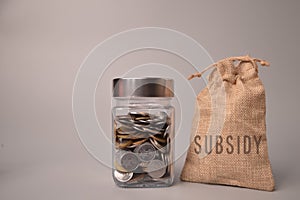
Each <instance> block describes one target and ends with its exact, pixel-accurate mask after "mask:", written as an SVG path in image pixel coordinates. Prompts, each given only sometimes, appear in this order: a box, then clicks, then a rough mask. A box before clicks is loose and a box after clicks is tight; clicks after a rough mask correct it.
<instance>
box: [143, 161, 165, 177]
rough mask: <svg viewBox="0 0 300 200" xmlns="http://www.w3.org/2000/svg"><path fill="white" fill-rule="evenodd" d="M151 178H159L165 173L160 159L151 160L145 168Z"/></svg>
mask: <svg viewBox="0 0 300 200" xmlns="http://www.w3.org/2000/svg"><path fill="white" fill-rule="evenodd" d="M145 171H146V172H148V175H149V176H151V177H152V178H161V177H162V176H163V175H164V174H165V173H166V165H165V163H164V162H163V161H161V160H152V161H150V163H149V164H148V166H147V167H146V169H145Z"/></svg>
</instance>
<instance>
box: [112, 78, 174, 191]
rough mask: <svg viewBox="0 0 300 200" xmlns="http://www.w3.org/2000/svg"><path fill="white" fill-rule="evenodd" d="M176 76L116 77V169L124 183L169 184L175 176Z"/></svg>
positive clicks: (115, 175)
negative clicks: (174, 91) (174, 100)
mask: <svg viewBox="0 0 300 200" xmlns="http://www.w3.org/2000/svg"><path fill="white" fill-rule="evenodd" d="M173 89H174V83H173V80H172V79H164V78H150V77H148V78H116V79H114V80H113V108H112V120H113V123H112V125H113V127H112V130H113V137H112V138H113V169H112V176H113V179H114V181H115V183H116V184H117V185H118V186H120V187H166V186H170V185H172V183H173V179H174V166H173V164H174V147H173V146H174V144H175V143H174V127H175V126H174V107H173V106H172V105H171V100H172V98H173V97H174V93H173Z"/></svg>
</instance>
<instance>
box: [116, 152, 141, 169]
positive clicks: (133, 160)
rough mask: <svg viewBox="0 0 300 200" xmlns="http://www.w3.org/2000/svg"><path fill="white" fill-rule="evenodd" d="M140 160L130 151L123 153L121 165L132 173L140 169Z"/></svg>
mask: <svg viewBox="0 0 300 200" xmlns="http://www.w3.org/2000/svg"><path fill="white" fill-rule="evenodd" d="M139 163H140V161H139V158H138V157H137V155H136V154H135V153H132V152H130V151H126V152H125V153H123V154H122V155H121V157H120V164H121V166H122V167H123V168H124V169H125V170H127V171H128V172H131V171H133V170H135V169H136V168H138V166H139Z"/></svg>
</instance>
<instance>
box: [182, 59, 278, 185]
mask: <svg viewBox="0 0 300 200" xmlns="http://www.w3.org/2000/svg"><path fill="white" fill-rule="evenodd" d="M236 61H238V63H236ZM256 62H260V63H261V64H262V65H267V64H266V62H265V61H262V60H258V59H254V58H251V57H249V56H243V57H234V58H227V59H224V60H221V61H219V62H217V63H216V64H215V67H216V69H215V70H214V71H213V72H212V73H211V74H210V78H209V83H208V86H207V87H206V88H205V89H203V90H202V91H201V92H200V93H199V94H198V96H197V101H196V111H195V115H194V121H193V127H192V133H191V144H190V147H189V149H188V153H187V157H186V161H185V165H184V167H183V170H182V173H181V180H183V181H190V182H202V183H211V184H224V185H233V186H240V187H246V188H253V189H259V190H266V191H273V190H274V179H273V175H272V170H271V166H270V161H269V158H268V150H267V138H266V120H265V116H266V101H265V90H264V87H263V85H262V82H261V80H260V79H259V77H258V69H257V68H258V67H257V63H256ZM236 65H237V66H236ZM198 75H199V74H198ZM216 76H218V77H219V78H220V80H221V81H222V82H223V86H224V88H225V94H226V95H225V100H226V101H225V113H224V114H225V115H224V116H225V120H224V121H223V122H224V124H223V129H221V132H220V133H219V134H221V135H220V136H221V137H222V138H223V148H224V151H223V152H222V153H219V154H218V153H217V152H216V151H215V148H216V146H214V147H213V148H212V151H211V153H210V154H208V155H206V156H202V157H201V156H199V154H197V153H196V150H199V146H198V145H196V143H195V141H194V139H195V136H200V137H201V142H202V143H201V144H204V141H203V140H204V138H205V135H207V132H208V130H209V127H210V126H215V123H216V122H214V124H213V125H212V124H211V122H212V114H216V113H212V108H211V105H212V104H211V94H212V93H220V91H221V90H220V89H215V90H210V88H211V86H210V85H216V84H217V83H216V80H217V78H216ZM217 88H219V86H217ZM199 114H200V117H199ZM220 123H222V122H220ZM228 136H229V137H232V138H233V139H232V140H231V143H232V145H233V148H234V151H233V152H232V153H231V154H230V153H228V152H227V151H226V138H228ZM238 136H239V139H238ZM244 136H247V137H250V139H251V142H250V144H251V146H252V148H251V149H252V151H251V152H249V153H248V152H247V154H246V153H245V152H243V148H242V147H244V140H243V138H244ZM254 137H256V138H259V137H261V141H260V143H259V148H258V152H257V149H255V146H256V145H257V144H256V143H255V141H254V139H253V138H254ZM238 140H239V142H238ZM227 147H228V148H229V147H230V146H229V145H228V144H227ZM201 149H202V153H203V149H204V148H203V145H202V146H201ZM230 149H231V148H229V150H230ZM238 149H240V150H239V151H238Z"/></svg>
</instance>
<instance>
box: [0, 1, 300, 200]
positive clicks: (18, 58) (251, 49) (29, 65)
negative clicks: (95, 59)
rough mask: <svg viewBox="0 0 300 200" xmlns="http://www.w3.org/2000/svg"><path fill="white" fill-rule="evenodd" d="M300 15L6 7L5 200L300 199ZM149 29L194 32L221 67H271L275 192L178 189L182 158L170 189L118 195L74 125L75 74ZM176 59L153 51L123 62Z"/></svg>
mask: <svg viewBox="0 0 300 200" xmlns="http://www.w3.org/2000/svg"><path fill="white" fill-rule="evenodd" d="M299 9H300V3H299V1H296V0H295V1H292V0H290V1H272V0H270V1H258V0H257V1H232V0H231V1H174V0H172V1H171V0H165V1H141V0H139V1H138V0H136V1H91V0H87V1H75V0H72V1H71V0H51V1H50V0H47V1H43V0H26V1H22V0H20V1H16V0H1V1H0V92H1V99H0V199H3V200H4V199H5V200H6V199H21V198H22V199H106V198H112V197H115V198H119V199H157V198H160V199H161V198H165V199H182V198H188V199H196V198H197V199H199V198H202V199H203V198H210V199H215V198H222V199H237V198H243V199H283V198H287V199H297V196H298V195H299V189H300V181H299V178H300V173H299V153H298V151H299V150H298V143H299V139H300V136H299V130H298V124H299V122H300V121H299V116H298V112H299V105H298V103H299V84H300V82H299V78H298V76H300V69H299V66H298V62H299V61H298V59H299V58H300V56H299V49H298V48H299V45H300V39H299V35H300V26H299V19H300V12H299ZM144 26H159V27H166V28H171V29H175V30H178V31H180V32H183V33H186V34H187V35H190V36H191V37H193V38H194V39H195V40H197V41H198V42H199V43H201V44H202V45H203V46H204V47H205V48H206V49H207V50H208V52H209V53H210V55H211V56H212V57H213V59H214V60H218V59H221V58H224V57H228V56H235V55H243V54H247V53H251V55H252V56H255V57H261V58H264V59H266V60H268V61H270V62H271V64H272V65H271V67H270V68H260V76H261V79H262V80H263V82H264V85H265V88H266V91H267V125H268V133H267V136H268V144H269V154H270V159H271V162H272V167H273V172H274V176H275V180H276V191H275V192H272V193H270V192H262V191H255V190H249V189H241V188H237V187H226V186H214V185H207V184H192V183H184V182H180V181H179V180H178V175H179V173H180V170H181V167H182V164H183V161H184V158H183V159H180V160H178V162H177V163H176V174H177V179H176V182H175V184H174V186H172V187H170V188H161V189H120V188H117V187H116V186H115V185H114V183H113V181H112V178H111V174H110V169H108V168H106V167H104V166H102V165H101V164H99V163H98V162H97V161H96V160H94V159H93V158H92V157H91V156H90V155H89V154H88V153H87V152H86V151H85V149H84V148H83V146H82V144H81V143H80V140H79V138H78V136H77V133H76V130H75V126H74V123H73V118H72V107H71V97H72V87H73V83H74V80H75V75H76V73H77V70H78V69H79V66H80V64H81V62H82V61H83V59H84V58H85V56H86V55H87V54H88V52H89V51H90V50H91V49H92V48H93V47H94V46H95V45H97V44H98V43H99V42H101V41H103V40H104V39H106V38H107V37H109V36H111V35H113V34H115V33H118V32H120V31H124V30H127V29H130V28H136V27H144ZM174 59H175V58H174V57H172V56H169V55H165V54H158V53H153V52H150V53H145V54H142V55H135V56H131V57H130V56H129V57H128V58H127V59H125V60H124V62H123V64H124V63H127V65H128V66H130V65H131V63H134V62H136V60H138V61H139V62H140V63H143V62H145V61H153V60H154V61H156V62H160V61H166V60H168V61H169V62H170V63H172V62H173V63H174V62H175V61H174ZM177 59H178V58H177ZM176 62H177V61H176ZM178 62H180V61H178ZM118 66H119V67H121V66H122V62H121V61H120V62H119V63H115V64H114V67H118ZM108 87H109V86H108ZM97 98H98V100H99V97H97ZM100 100H101V99H100ZM100 100H99V101H100ZM106 106H108V105H106Z"/></svg>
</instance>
